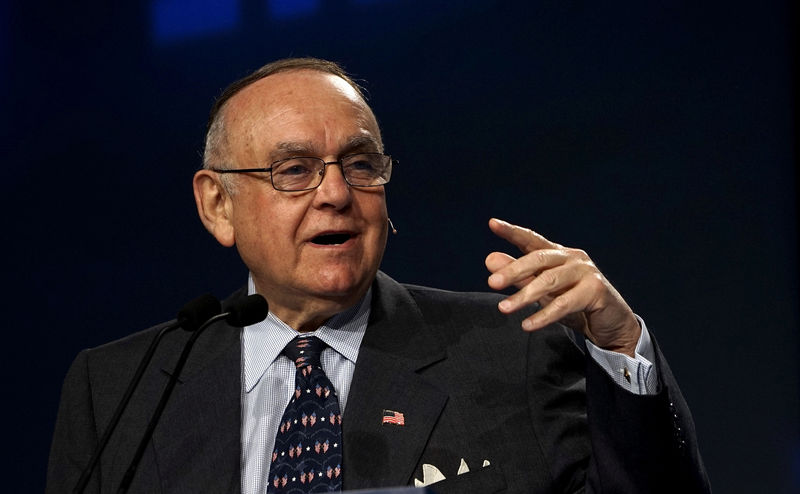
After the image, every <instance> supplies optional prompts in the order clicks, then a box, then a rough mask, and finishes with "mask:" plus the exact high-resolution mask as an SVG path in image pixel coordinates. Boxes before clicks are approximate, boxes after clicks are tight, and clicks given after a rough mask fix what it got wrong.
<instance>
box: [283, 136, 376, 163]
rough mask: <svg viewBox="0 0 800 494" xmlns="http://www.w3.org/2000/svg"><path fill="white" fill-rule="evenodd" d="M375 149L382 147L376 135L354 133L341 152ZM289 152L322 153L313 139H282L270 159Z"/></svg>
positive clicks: (309, 154)
mask: <svg viewBox="0 0 800 494" xmlns="http://www.w3.org/2000/svg"><path fill="white" fill-rule="evenodd" d="M365 148H367V149H365ZM373 149H377V150H380V149H381V145H380V142H379V141H378V139H376V138H375V137H374V136H371V135H354V136H350V137H348V138H347V139H346V140H345V141H344V145H343V146H342V148H341V151H340V154H341V155H344V154H349V153H351V152H353V151H360V150H364V151H367V152H371V151H372V150H373ZM288 154H294V155H305V156H314V157H318V156H320V155H321V154H322V153H321V152H320V151H319V148H318V147H317V146H316V145H315V144H314V143H313V142H312V141H281V142H279V143H277V144H276V145H275V148H274V149H273V150H272V151H271V152H270V153H269V159H270V160H273V161H277V160H279V159H282V158H284V157H286V155H288Z"/></svg>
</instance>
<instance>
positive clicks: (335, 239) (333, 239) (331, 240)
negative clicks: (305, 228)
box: [312, 233, 350, 245]
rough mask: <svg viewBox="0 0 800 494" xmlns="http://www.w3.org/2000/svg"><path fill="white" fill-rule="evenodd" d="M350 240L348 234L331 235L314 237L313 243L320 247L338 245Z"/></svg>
mask: <svg viewBox="0 0 800 494" xmlns="http://www.w3.org/2000/svg"><path fill="white" fill-rule="evenodd" d="M349 239H350V234H348V233H331V234H328V235H320V236H318V237H314V239H313V240H312V242H314V243H315V244H319V245H338V244H343V243H345V242H347V241H348V240H349Z"/></svg>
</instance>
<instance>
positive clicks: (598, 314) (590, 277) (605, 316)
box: [486, 218, 641, 356]
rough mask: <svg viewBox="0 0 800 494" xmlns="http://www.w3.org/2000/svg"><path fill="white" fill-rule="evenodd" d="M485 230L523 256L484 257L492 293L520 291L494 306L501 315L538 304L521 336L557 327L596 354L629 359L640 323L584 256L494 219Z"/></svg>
mask: <svg viewBox="0 0 800 494" xmlns="http://www.w3.org/2000/svg"><path fill="white" fill-rule="evenodd" d="M489 228H490V229H491V230H492V232H494V233H495V234H496V235H497V236H499V237H501V238H503V239H505V240H507V241H509V242H510V243H512V244H514V245H515V246H517V247H518V248H519V250H520V251H521V252H522V256H521V257H520V258H519V259H516V258H514V257H512V256H510V255H508V254H505V253H502V252H492V253H491V254H489V255H488V256H487V257H486V267H487V268H488V269H489V271H490V272H491V273H492V274H491V276H489V280H488V281H489V286H490V287H491V288H493V289H495V290H502V289H504V288H507V287H509V286H511V285H514V286H516V287H517V288H519V291H517V292H516V293H514V294H513V295H511V296H509V297H507V298H505V299H504V300H502V301H501V302H500V303H499V305H498V307H499V309H500V311H501V312H503V313H507V314H508V313H512V312H514V311H517V310H519V309H522V308H523V307H526V306H529V305H531V304H534V303H536V302H538V303H539V304H540V305H541V306H542V308H541V309H540V310H539V311H537V312H536V313H535V314H533V315H531V316H530V317H528V318H526V319H525V320H524V321H523V322H522V328H523V329H525V330H526V331H534V330H536V329H541V328H543V327H545V326H547V325H548V324H551V323H554V322H558V321H560V322H563V323H565V324H567V325H568V326H570V327H572V328H573V329H576V330H579V331H582V332H583V333H584V334H585V335H586V337H587V338H588V339H589V340H590V341H591V342H592V343H594V344H595V345H597V346H599V347H601V348H605V349H607V350H613V351H617V352H621V353H625V354H627V355H630V356H633V355H634V351H635V349H636V342H637V341H638V339H639V334H640V331H641V328H640V327H639V322H638V321H637V320H636V316H634V315H633V311H632V310H631V308H630V307H628V304H627V303H625V300H624V299H623V298H622V296H621V295H620V294H619V292H617V290H616V289H615V288H614V287H613V286H611V283H609V282H608V280H607V279H606V278H605V276H603V274H602V273H601V272H600V270H598V269H597V266H595V264H594V263H593V262H592V260H591V259H590V258H589V256H588V255H587V254H586V252H584V251H582V250H580V249H572V248H569V247H564V246H563V245H559V244H557V243H555V242H551V241H550V240H547V239H546V238H544V237H543V236H541V235H539V234H538V233H536V232H534V231H532V230H529V229H527V228H522V227H520V226H516V225H512V224H510V223H507V222H505V221H502V220H498V219H494V218H493V219H491V220H490V221H489Z"/></svg>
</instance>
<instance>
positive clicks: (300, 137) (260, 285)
mask: <svg viewBox="0 0 800 494" xmlns="http://www.w3.org/2000/svg"><path fill="white" fill-rule="evenodd" d="M225 128H226V131H227V136H228V143H229V149H230V152H231V158H232V160H231V161H232V164H231V166H235V167H237V168H255V167H268V166H269V165H270V164H271V163H272V162H274V161H276V160H280V159H283V158H288V157H291V156H315V157H319V158H322V159H324V160H325V161H336V160H339V159H340V157H341V156H343V155H346V154H353V153H360V152H379V151H381V150H382V149H381V147H382V146H381V143H380V134H379V130H378V126H377V123H376V122H375V118H374V116H373V115H372V112H371V111H370V110H369V108H368V107H367V106H366V103H365V102H364V101H363V100H362V99H361V98H360V97H359V96H358V94H357V93H356V92H355V91H354V90H353V88H352V87H350V85H349V84H347V82H345V81H344V80H343V79H341V78H339V77H336V76H334V75H332V74H326V73H322V72H317V71H311V70H300V71H290V72H282V73H278V74H274V75H271V76H269V77H266V78H264V79H261V80H259V81H257V82H255V83H253V84H252V85H250V86H248V87H246V88H245V89H243V90H242V91H241V92H240V93H238V94H237V95H236V96H234V97H233V98H231V100H229V101H228V104H227V106H226V108H225ZM262 178H263V179H262ZM233 180H235V181H236V183H235V184H234V185H235V187H234V190H235V192H234V194H233V196H232V197H231V201H230V203H229V209H230V212H229V215H230V220H231V224H232V229H233V235H234V241H235V243H236V246H237V248H238V250H239V253H240V255H241V257H242V259H243V260H244V262H245V264H246V265H247V266H248V267H249V268H250V270H251V272H252V274H253V278H254V281H255V284H256V288H257V289H258V291H259V292H260V293H262V294H264V295H265V296H266V297H267V299H268V300H269V301H270V304H271V306H272V308H273V310H275V309H279V308H280V307H281V306H285V308H286V309H288V310H290V311H303V310H306V309H304V306H305V305H308V304H310V305H312V306H314V305H316V306H320V304H321V305H322V306H325V305H326V304H328V305H332V306H334V308H335V310H337V311H338V310H341V309H343V308H345V307H347V306H349V305H352V304H353V303H355V302H356V301H357V300H358V298H360V297H361V296H362V295H363V294H364V293H365V292H366V290H367V288H368V286H369V284H370V283H371V282H372V280H373V278H374V276H375V273H376V272H377V269H378V265H379V264H380V261H381V257H382V256H383V249H384V246H385V244H386V235H387V212H386V197H385V192H384V188H383V187H382V186H381V187H372V188H356V187H350V186H348V185H347V183H346V182H345V180H344V177H343V175H342V171H341V168H340V167H339V166H338V165H328V166H327V167H326V172H325V177H324V179H323V181H322V184H321V185H320V186H319V187H318V188H316V189H313V190H307V191H301V192H281V191H277V190H275V189H274V188H273V187H272V185H271V184H270V182H269V175H268V174H266V173H265V174H258V176H254V175H237V176H235V177H234V178H233ZM331 234H337V236H336V237H333V239H334V240H335V243H329V242H330V241H331V238H332V237H326V235H331ZM338 234H344V235H338ZM276 313H277V311H276ZM287 322H288V321H287Z"/></svg>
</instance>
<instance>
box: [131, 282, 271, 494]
mask: <svg viewBox="0 0 800 494" xmlns="http://www.w3.org/2000/svg"><path fill="white" fill-rule="evenodd" d="M267 314H269V306H268V305H267V300H266V299H265V298H264V297H262V296H261V295H259V294H253V295H248V296H247V297H245V298H244V299H243V300H240V301H238V302H236V303H233V304H231V305H230V306H229V307H228V308H227V309H226V312H223V313H221V314H217V315H215V316H213V317H212V318H210V319H208V320H207V321H206V322H204V323H203V324H202V325H201V326H200V327H199V328H198V329H197V331H195V332H193V333H192V335H191V336H190V337H189V339H188V340H187V341H186V344H185V345H184V347H183V351H182V352H181V356H180V358H179V359H178V363H177V364H175V369H174V370H173V371H172V375H170V376H169V382H167V386H166V388H164V391H163V393H161V399H160V400H159V401H158V405H157V406H156V409H155V411H154V412H153V416H152V417H151V418H150V422H149V423H148V424H147V429H146V430H145V431H144V436H143V437H142V440H141V442H140V443H139V447H138V448H136V453H134V455H133V460H131V464H130V466H128V470H127V471H126V472H125V476H123V477H122V482H121V483H120V486H119V489H118V490H117V494H124V493H125V492H128V488H129V487H130V485H131V482H132V481H133V477H134V475H136V469H137V468H138V467H139V462H140V461H141V459H142V455H144V450H145V449H146V448H147V444H148V443H149V442H150V439H151V438H152V437H153V432H154V431H155V428H156V425H157V424H158V421H159V419H160V418H161V414H162V413H163V412H164V408H165V407H166V406H167V401H168V400H169V397H170V396H171V395H172V390H173V389H174V388H175V385H176V384H177V382H178V378H179V377H180V374H181V371H183V367H184V366H185V365H186V360H188V358H189V353H190V352H191V350H192V346H193V345H194V342H195V341H197V338H199V337H200V335H201V334H202V333H203V331H205V329H206V328H208V327H209V326H211V325H212V324H213V323H215V322H217V321H219V320H221V319H225V321H226V322H227V323H228V324H230V325H231V326H234V327H242V326H249V325H251V324H255V323H257V322H260V321H263V320H264V319H266V317H267Z"/></svg>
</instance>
